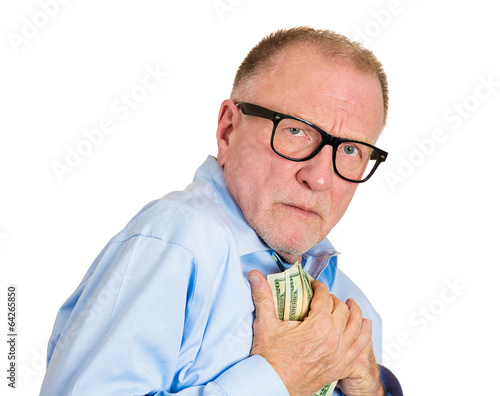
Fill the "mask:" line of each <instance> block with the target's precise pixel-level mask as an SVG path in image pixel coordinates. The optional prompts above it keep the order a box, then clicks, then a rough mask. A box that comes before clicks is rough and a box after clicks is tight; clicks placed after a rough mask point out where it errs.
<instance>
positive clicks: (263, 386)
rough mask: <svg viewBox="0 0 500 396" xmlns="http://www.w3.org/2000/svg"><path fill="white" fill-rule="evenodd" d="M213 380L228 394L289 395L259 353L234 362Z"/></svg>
mask: <svg viewBox="0 0 500 396" xmlns="http://www.w3.org/2000/svg"><path fill="white" fill-rule="evenodd" d="M214 382H215V383H217V385H219V386H220V387H221V389H222V390H224V392H226V394H227V395H228V396H255V395H259V396H290V394H289V393H288V390H287V389H286V386H285V384H284V383H283V381H282V380H281V378H280V377H279V376H278V374H277V373H276V371H275V370H274V369H273V367H272V366H271V365H270V364H269V362H268V361H267V360H266V359H264V358H263V357H262V356H259V355H253V356H250V357H249V358H247V359H244V360H242V361H241V362H238V363H236V364H235V365H234V366H232V367H231V368H229V369H228V370H226V371H224V372H223V373H222V374H221V375H220V376H219V377H218V378H217V379H216V380H215V381H214Z"/></svg>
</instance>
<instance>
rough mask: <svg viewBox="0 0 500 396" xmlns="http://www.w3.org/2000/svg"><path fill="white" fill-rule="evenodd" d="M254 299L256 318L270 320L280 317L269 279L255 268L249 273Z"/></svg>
mask: <svg viewBox="0 0 500 396" xmlns="http://www.w3.org/2000/svg"><path fill="white" fill-rule="evenodd" d="M248 280H249V281H250V287H251V289H252V299H253V303H254V305H255V319H261V320H264V321H265V320H268V319H271V320H272V319H274V320H276V319H278V318H277V317H276V310H275V308H274V301H273V292H272V291H271V286H269V283H268V282H267V279H266V278H265V277H264V275H262V274H261V273H260V272H259V271H257V270H253V271H250V273H249V274H248Z"/></svg>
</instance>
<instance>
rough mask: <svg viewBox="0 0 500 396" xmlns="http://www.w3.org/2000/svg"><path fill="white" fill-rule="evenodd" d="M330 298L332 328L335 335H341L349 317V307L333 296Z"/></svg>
mask: <svg viewBox="0 0 500 396" xmlns="http://www.w3.org/2000/svg"><path fill="white" fill-rule="evenodd" d="M330 296H331V297H330V298H331V300H332V301H333V308H332V313H331V317H332V321H333V327H334V329H335V331H336V333H337V334H343V333H344V332H345V328H346V326H347V323H348V320H349V316H350V311H349V307H348V306H347V305H346V304H344V303H343V302H342V300H340V299H338V298H337V297H336V296H334V295H333V294H331V295H330ZM349 345H350V344H349Z"/></svg>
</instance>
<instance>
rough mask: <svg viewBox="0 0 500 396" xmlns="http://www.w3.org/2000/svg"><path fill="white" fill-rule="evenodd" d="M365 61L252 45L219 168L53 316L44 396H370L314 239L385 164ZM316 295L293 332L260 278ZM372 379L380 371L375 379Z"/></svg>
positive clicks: (286, 39)
mask: <svg viewBox="0 0 500 396" xmlns="http://www.w3.org/2000/svg"><path fill="white" fill-rule="evenodd" d="M386 114H387V83H386V79H385V74H384V72H383V70H382V67H381V65H380V63H379V62H378V61H377V59H376V58H375V57H374V56H373V55H372V54H371V53H370V52H369V51H367V50H365V49H363V48H362V47H361V46H359V45H358V44H356V43H352V42H350V41H349V40H347V39H346V38H345V37H343V36H340V35H337V34H335V33H332V32H329V31H318V30H314V29H310V28H296V29H291V30H286V31H278V32H276V33H274V34H272V35H270V36H269V37H266V38H265V39H263V40H262V41H261V42H260V43H259V44H258V45H257V46H256V47H255V48H254V49H253V50H252V51H251V52H250V53H249V55H248V56H247V58H246V59H245V60H244V62H243V63H242V65H241V66H240V68H239V70H238V73H237V75H236V78H235V82H234V86H233V92H232V94H231V100H225V101H224V102H223V103H222V105H221V109H220V113H219V122H218V129H217V141H218V154H217V159H215V158H213V157H209V158H208V159H207V160H206V161H205V163H204V164H203V165H202V166H201V167H200V168H199V169H198V171H197V173H196V175H195V177H194V182H193V183H192V184H191V185H189V186H188V187H187V188H186V190H184V191H182V192H174V193H170V194H168V195H166V196H165V197H163V198H162V199H159V200H157V201H155V202H153V203H151V204H149V205H147V206H146V207H145V208H143V210H142V211H141V212H139V213H138V214H137V215H136V216H135V217H134V218H133V219H132V220H131V221H130V223H129V224H128V225H127V226H126V227H125V229H124V230H122V231H121V232H120V233H118V234H117V235H116V236H115V237H114V238H113V239H112V240H111V241H110V242H109V243H108V245H107V246H106V247H105V248H104V250H103V251H102V252H101V254H100V255H99V256H98V258H97V259H96V260H95V262H94V263H93V264H92V266H91V268H90V269H89V271H88V273H87V274H86V276H85V277H84V279H83V281H82V283H81V284H80V286H79V287H78V288H77V290H76V291H75V292H74V293H73V295H72V296H71V297H70V298H69V299H68V300H67V301H66V303H65V304H64V305H63V307H62V308H61V310H60V312H59V314H58V317H57V320H56V323H55V326H54V332H53V335H52V338H51V341H50V343H49V350H48V366H47V373H46V377H45V380H44V383H43V386H42V391H41V394H42V395H51V396H53V395H74V396H76V395H86V396H87V395H97V394H99V395H174V394H175V395H177V394H179V395H186V396H189V395H229V396H233V395H234V396H236V395H238V396H241V395H273V396H275V395H293V396H295V395H297V396H299V395H300V396H302V395H313V394H314V393H315V392H317V391H318V390H320V389H321V388H323V387H324V386H325V385H327V384H329V383H331V382H334V381H336V380H338V385H337V389H336V390H335V394H341V393H340V392H343V393H344V394H345V395H383V394H384V392H385V391H384V383H383V382H384V381H383V378H382V379H381V375H380V373H381V369H380V367H379V365H378V364H377V361H380V358H381V323H380V318H379V316H378V314H377V313H376V312H375V310H374V309H373V307H372V306H371V305H370V303H369V301H368V300H367V299H366V297H365V296H364V295H363V293H362V292H361V291H360V290H359V289H358V288H357V287H356V286H355V285H354V284H353V283H352V282H351V281H350V280H349V278H347V277H346V276H345V275H344V274H343V273H342V272H341V271H340V270H338V269H337V260H336V251H335V250H334V248H333V247H332V245H331V244H330V243H329V242H328V240H326V236H327V234H328V233H329V232H330V230H331V229H332V228H333V227H334V226H335V224H336V223H337V222H338V221H339V220H340V219H341V217H342V216H343V215H344V213H345V211H346V209H347V207H348V205H349V203H350V201H351V199H352V197H353V195H354V192H355V190H356V187H357V186H358V185H359V183H360V182H363V181H366V180H367V179H368V178H369V177H370V176H371V175H372V174H373V172H374V171H375V170H376V168H377V167H378V165H379V164H380V163H381V162H383V161H384V160H385V158H386V156H387V153H386V152H384V151H383V150H380V149H378V148H376V147H375V146H374V144H375V142H376V140H377V138H378V136H379V134H380V132H381V130H382V128H383V126H384V125H385V120H386ZM295 262H299V263H301V264H302V266H303V268H304V269H306V270H307V272H308V273H309V274H311V275H312V276H313V277H314V278H316V279H317V280H315V281H314V282H313V283H312V287H313V291H314V296H313V298H312V301H311V308H310V311H309V314H308V316H307V317H306V318H305V320H304V321H301V322H298V321H289V322H282V321H280V320H278V319H277V318H276V316H275V311H274V304H273V297H272V293H271V289H270V287H269V285H268V283H267V281H266V278H265V276H267V275H268V274H271V273H276V272H280V271H282V270H284V269H286V268H288V267H290V265H291V264H293V263H295ZM382 373H384V369H382Z"/></svg>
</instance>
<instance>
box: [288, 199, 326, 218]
mask: <svg viewBox="0 0 500 396" xmlns="http://www.w3.org/2000/svg"><path fill="white" fill-rule="evenodd" d="M282 205H283V206H285V207H287V208H290V209H292V210H295V211H296V212H297V213H299V214H302V215H306V216H312V215H314V216H320V215H319V213H318V212H317V210H316V209H315V208H313V207H311V206H306V205H302V204H295V203H285V202H283V203H282ZM320 217H321V216H320Z"/></svg>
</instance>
